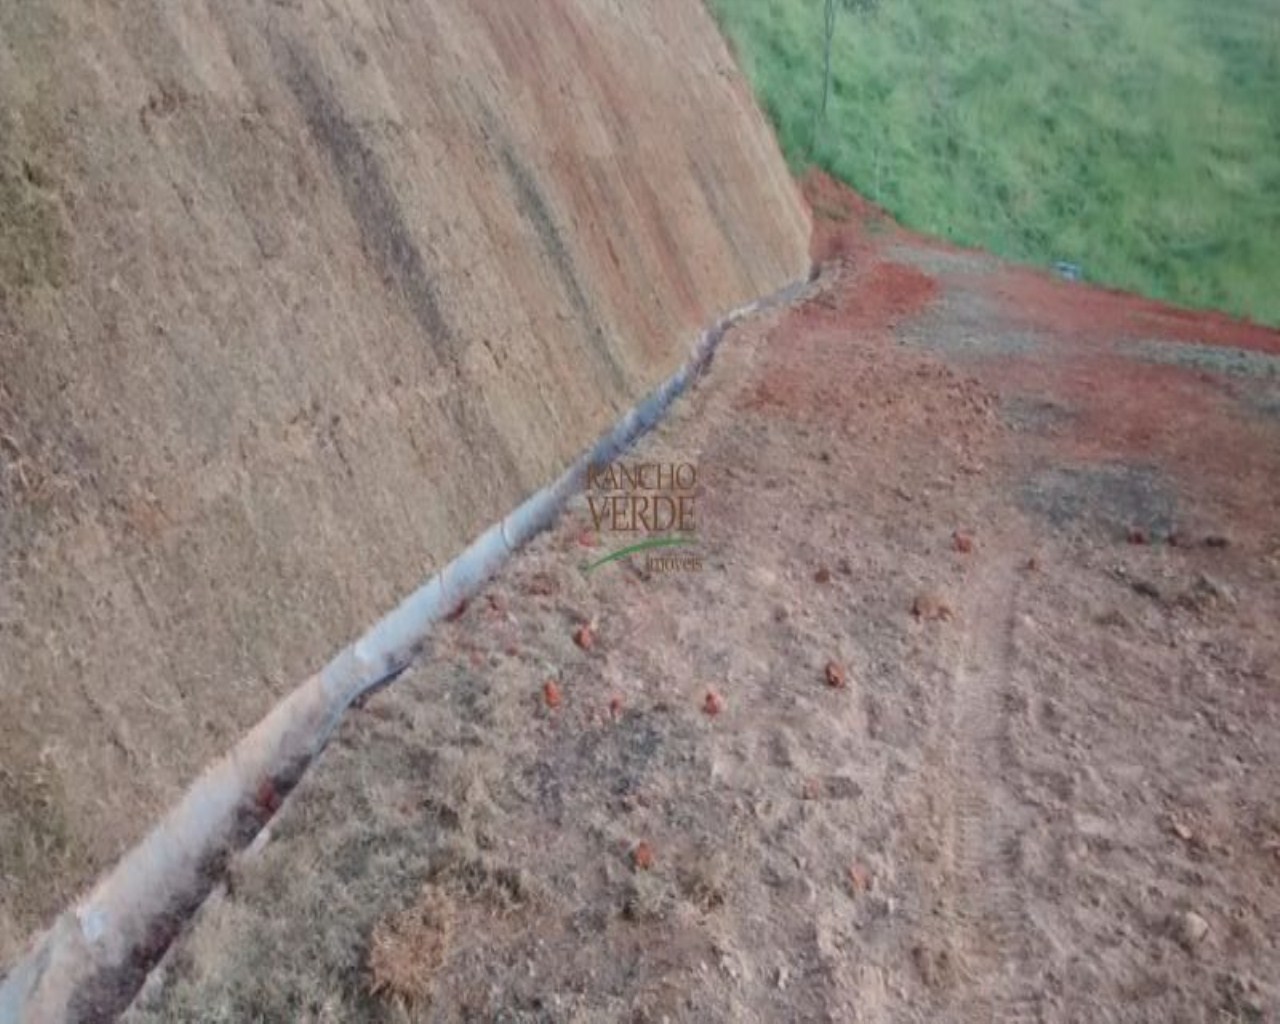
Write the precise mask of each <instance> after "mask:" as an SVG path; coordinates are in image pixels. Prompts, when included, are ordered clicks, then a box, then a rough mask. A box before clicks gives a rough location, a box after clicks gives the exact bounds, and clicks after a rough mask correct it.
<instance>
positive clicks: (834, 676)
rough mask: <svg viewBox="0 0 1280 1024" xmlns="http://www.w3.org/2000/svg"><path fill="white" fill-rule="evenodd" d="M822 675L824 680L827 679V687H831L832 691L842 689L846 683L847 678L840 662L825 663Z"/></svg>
mask: <svg viewBox="0 0 1280 1024" xmlns="http://www.w3.org/2000/svg"><path fill="white" fill-rule="evenodd" d="M824 674H825V675H826V678H827V685H828V686H829V687H831V688H832V689H833V690H840V689H843V688H844V685H845V683H846V682H848V677H847V676H846V675H845V671H844V666H843V665H841V664H840V662H838V661H829V662H827V667H826V670H825V673H824Z"/></svg>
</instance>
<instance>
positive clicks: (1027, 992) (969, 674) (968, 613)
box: [945, 538, 1044, 1024]
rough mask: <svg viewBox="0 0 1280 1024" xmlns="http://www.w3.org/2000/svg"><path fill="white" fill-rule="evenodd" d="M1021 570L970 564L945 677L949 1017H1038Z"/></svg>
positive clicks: (1005, 562)
mask: <svg viewBox="0 0 1280 1024" xmlns="http://www.w3.org/2000/svg"><path fill="white" fill-rule="evenodd" d="M1011 539H1013V538H1011ZM1008 547H1009V548H1010V549H1011V550H1014V551H1017V550H1020V549H1024V547H1023V545H1020V544H1018V543H1011V544H1010V545H1008ZM1023 571H1024V570H1023V569H1021V568H1019V567H1018V566H1017V564H1016V563H1015V561H1014V560H1012V559H1011V558H1008V557H1004V558H1002V559H1001V560H1000V561H999V562H997V563H993V564H991V565H988V566H985V567H975V576H974V578H973V579H972V581H971V585H970V588H969V591H968V597H967V599H966V601H965V606H964V608H963V609H962V613H963V623H964V624H965V631H964V633H963V635H962V636H961V637H960V639H959V643H958V649H957V653H956V660H955V667H954V670H953V676H952V678H953V683H952V687H953V688H952V708H951V723H950V724H951V736H950V739H949V750H948V757H947V769H948V770H947V772H946V773H945V782H946V784H949V785H950V786H951V787H952V792H951V794H950V796H949V806H950V813H951V821H950V831H951V851H950V852H951V883H952V886H953V889H954V891H953V896H954V902H953V907H954V910H955V914H954V916H953V927H954V928H955V930H956V932H955V935H954V936H953V938H954V942H955V947H956V949H957V950H958V952H959V962H960V969H961V976H962V984H963V988H962V989H961V992H960V993H959V995H960V999H959V1000H958V1005H957V1007H956V1009H957V1011H958V1013H957V1017H958V1019H959V1020H962V1021H966V1022H969V1021H972V1022H978V1021H982V1022H984V1024H989V1022H1004V1021H1009V1022H1022V1021H1028V1022H1031V1021H1041V1020H1043V1019H1044V1012H1043V1006H1042V1004H1041V997H1040V993H1039V992H1038V991H1037V987H1036V985H1035V983H1034V978H1035V977H1036V975H1037V970H1036V967H1035V962H1036V960H1035V949H1036V946H1037V943H1036V941H1035V939H1036V935H1035V929H1034V927H1033V925H1032V923H1031V921H1030V918H1029V916H1028V912H1027V908H1026V906H1025V902H1024V890H1025V886H1024V885H1022V884H1021V883H1020V881H1019V875H1020V874H1021V871H1022V869H1021V842H1022V834H1023V832H1024V829H1025V827H1026V821H1025V808H1026V804H1025V802H1024V800H1023V796H1022V784H1021V775H1022V766H1021V764H1020V762H1019V758H1018V753H1017V750H1016V747H1015V743H1014V739H1013V736H1012V732H1011V720H1010V719H1011V708H1012V707H1014V706H1016V705H1017V704H1018V703H1019V696H1020V695H1019V693H1018V691H1017V684H1016V682H1015V681H1014V679H1013V674H1012V672H1011V671H1010V668H1011V662H1012V660H1013V655H1014V631H1015V624H1016V610H1017V607H1018V594H1019V591H1020V589H1021V579H1020V577H1021V574H1022V572H1023Z"/></svg>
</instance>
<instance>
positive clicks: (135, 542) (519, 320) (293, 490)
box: [0, 0, 808, 960]
mask: <svg viewBox="0 0 1280 1024" xmlns="http://www.w3.org/2000/svg"><path fill="white" fill-rule="evenodd" d="M0 96H2V97H3V105H2V107H0V701H2V702H3V706H4V708H5V718H6V727H5V729H4V730H3V733H2V734H0V780H2V782H3V784H2V785H0V960H6V959H9V958H10V957H11V956H12V955H13V954H14V953H15V952H16V951H17V949H18V946H19V943H20V942H21V941H22V939H23V937H24V936H25V935H26V934H27V933H29V932H30V931H31V930H32V929H33V928H35V927H36V926H38V925H39V924H40V923H41V922H42V921H44V920H47V919H48V917H49V916H50V915H51V914H52V913H53V912H54V911H55V910H56V909H58V908H59V907H60V906H61V905H62V904H63V903H65V902H66V901H67V900H68V899H70V898H71V897H73V896H74V895H75V893H76V891H77V890H78V889H79V888H80V887H82V886H83V885H84V884H85V883H86V882H87V881H88V880H89V879H90V878H91V877H92V876H93V875H94V874H95V873H96V872H98V871H99V870H100V869H101V868H102V867H103V866H104V865H106V864H108V863H109V862H110V861H111V860H112V859H114V858H115V857H116V856H117V855H118V854H119V853H120V851H121V850H122V849H123V848H124V847H125V846H126V845H127V844H129V843H130V842H131V841H133V840H135V839H137V838H138V836H139V835H140V834H141V833H142V832H143V831H144V830H145V828H146V826H147V825H148V823H149V822H150V821H151V820H153V819H154V817H155V815H156V814H157V812H158V811H159V810H160V809H161V808H162V807H163V806H165V805H166V804H167V803H169V802H170V801H171V800H172V799H173V798H174V797H175V796H176V795H177V793H178V792H180V790H181V788H182V787H183V786H184V785H185V784H186V783H187V782H188V781H189V780H190V779H191V778H192V776H193V775H194V774H195V772H196V770H197V769H198V768H199V767H200V766H201V765H202V764H204V763H205V762H206V761H207V760H209V759H210V758H211V757H212V756H213V755H215V754H217V753H219V752H221V751H222V750H223V749H225V748H226V747H227V746H228V745H229V744H230V742H231V741H232V739H233V738H234V737H235V736H236V735H238V734H239V733H240V731H241V730H242V729H243V728H244V727H245V726H246V725H248V724H249V723H251V722H252V721H254V720H255V719H256V718H257V717H258V716H259V715H260V714H261V713H262V712H263V711H264V710H265V709H266V708H267V707H269V706H270V705H271V704H272V702H273V701H274V700H276V699H277V698H278V697H279V696H280V695H281V694H282V693H283V692H285V691H286V690H287V688H288V687H289V686H290V685H291V684H292V683H294V682H296V681H298V680H299V679H301V678H303V677H304V676H305V675H306V674H307V673H308V672H310V671H312V670H314V669H315V668H317V667H318V666H319V665H320V664H322V663H323V661H324V660H325V658H326V657H327V656H328V655H329V654H331V653H332V652H333V651H335V650H336V649H337V648H338V647H340V646H341V645H342V644H343V643H345V642H346V641H347V640H349V639H350V638H351V637H352V636H353V635H354V634H355V633H356V632H357V631H358V630H359V629H360V628H361V627H363V626H364V625H366V624H367V623H369V622H370V621H372V619H374V618H375V617H376V616H377V615H378V614H380V613H382V612H384V611H386V610H387V609H388V608H389V607H390V606H391V605H392V604H393V603H394V601H395V600H396V598H397V597H398V596H400V595H402V594H404V593H405V592H406V591H408V590H409V589H410V588H411V587H412V586H413V585H415V584H416V583H418V582H419V581H420V580H421V579H422V578H423V577H424V576H426V575H427V574H429V573H430V572H432V571H433V570H434V569H435V568H437V567H439V566H440V565H441V564H442V562H443V561H444V560H446V559H447V558H448V557H449V556H451V555H452V554H454V553H456V552H457V550H458V549H459V548H460V547H461V545H462V544H463V543H464V542H465V541H467V540H468V539H469V538H470V537H471V536H473V535H474V534H476V533H477V532H478V531H479V530H480V529H481V528H482V527H483V526H485V525H487V524H488V523H489V522H491V521H493V520H494V519H496V518H497V517H498V516H500V515H501V514H503V513H504V512H506V511H507V510H508V509H509V508H511V507H512V506H513V505H514V504H515V503H516V502H517V501H518V500H519V499H520V498H521V497H523V496H524V495H525V494H527V493H528V492H529V491H530V490H531V489H532V488H533V487H535V486H536V485H539V484H541V483H544V482H545V481H547V480H548V479H549V478H550V477H551V476H552V474H554V473H555V472H557V471H558V470H559V469H561V468H562V467H563V466H564V465H565V464H566V463H567V462H568V461H569V459H570V457H571V456H572V455H574V454H576V453H577V452H578V451H580V450H581V449H582V448H583V446H584V445H585V444H586V443H587V442H588V441H590V440H591V439H593V438H594V436H595V435H596V434H597V433H598V432H599V431H601V430H602V429H603V428H604V427H605V426H606V424H608V423H610V422H612V421H613V420H614V419H615V418H616V416H617V415H618V413H619V412H620V411H621V410H622V409H624V408H626V407H627V406H628V405H629V404H630V403H631V402H633V401H634V400H635V399H636V398H637V397H638V396H639V395H641V394H642V393H643V392H644V391H645V390H646V389H647V388H648V387H649V386H650V385H652V384H653V383H654V382H656V381H657V380H658V379H660V378H661V377H663V376H664V375H665V374H667V373H668V372H670V370H671V369H672V368H673V367H674V366H675V365H676V364H677V363H678V361H679V360H680V359H681V358H682V357H683V355H684V354H685V352H686V351H687V347H688V345H689V344H690V342H691V341H692V338H693V335H694V332H695V331H696V329H697V328H698V327H700V326H702V325H704V324H705V323H707V322H708V321H709V320H711V319H712V318H713V317H714V316H715V315H716V314H717V313H719V312H722V311H724V310H726V309H728V308H730V307H732V306H734V305H737V304H738V303H740V302H742V301H744V300H746V299H748V298H752V297H755V296H757V295H759V294H761V293H764V292H768V291H771V290H773V289H775V288H777V287H778V286H780V285H781V284H783V283H785V282H786V281H788V280H791V279H793V278H796V277H798V276H800V275H802V274H803V273H804V272H805V270H806V268H807V265H808V256H807V252H806V244H807V241H808V221H807V214H806V212H805V209H804V206H803V203H802V202H801V201H800V199H799V198H798V196H797V195H796V192H795V190H794V187H793V185H792V183H791V181H790V179H789V177H788V175H787V171H786V167H785V165H784V163H783V161H782V159H781V157H780V156H779V154H778V152H777V149H776V147H775V145H774V142H773V140H772V138H771V136H770V134H769V132H768V129H767V127H766V125H765V123H764V121H763V119H762V118H761V116H760V114H759V112H758V111H757V110H756V108H755V107H754V105H753V102H752V100H751V98H750V95H749V93H748V91H747V89H746V88H745V86H744V84H743V82H742V80H741V78H740V76H739V75H738V73H737V72H736V70H735V69H734V68H733V66H732V63H731V60H730V57H729V54H728V53H727V51H726V49H725V47H724V45H723V43H722V41H721V39H720V38H719V36H718V34H717V32H716V30H715V27H714V25H713V24H712V22H711V20H710V19H709V17H708V16H707V14H706V12H705V11H704V10H703V8H702V6H701V4H699V3H697V2H696V0H657V2H654V3H646V4H625V5H624V4H618V3H613V2H608V0H546V2H542V3H538V4H536V5H535V4H526V3H518V4H517V3H510V2H506V0H439V2H433V3H429V4H428V3H416V4H402V3H393V2H390V0H353V2H351V3H341V4H328V3H326V4H320V5H310V4H307V5H304V4H294V3H281V2H270V3H268V2H263V0H237V2H231V3H213V2H203V3H201V2H194V3H184V4H176V5H175V4H165V3H160V2H154V0H153V2H137V3H129V4H125V5H114V4H81V3H70V2H67V0H32V2H24V3H22V4H21V5H19V4H16V3H5V4H0Z"/></svg>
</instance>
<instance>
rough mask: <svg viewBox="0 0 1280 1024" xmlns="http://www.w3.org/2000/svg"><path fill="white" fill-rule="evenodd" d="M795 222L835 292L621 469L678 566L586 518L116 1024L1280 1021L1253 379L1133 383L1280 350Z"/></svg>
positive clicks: (1268, 574) (483, 619)
mask: <svg viewBox="0 0 1280 1024" xmlns="http://www.w3.org/2000/svg"><path fill="white" fill-rule="evenodd" d="M808 187H809V191H810V195H811V197H812V198H813V199H814V205H815V209H816V210H817V212H818V214H819V217H820V224H819V232H818V235H817V242H816V244H817V246H818V249H817V251H818V252H820V253H822V254H824V255H827V256H829V257H833V261H832V262H830V263H829V264H828V266H827V269H826V271H825V273H824V274H823V276H822V278H821V279H820V280H819V281H818V282H817V283H816V284H815V285H814V287H813V289H812V290H811V292H810V294H809V295H808V296H807V297H806V298H805V299H804V300H803V301H802V302H800V303H798V304H797V305H796V306H795V307H794V308H792V309H790V310H788V311H785V312H782V313H779V314H774V315H771V316H770V317H769V318H767V319H763V320H759V321H755V322H752V323H750V324H748V325H746V326H744V327H741V328H739V329H737V330H735V331H734V332H733V333H732V334H731V335H730V336H729V337H728V338H726V341H725V344H724V346H723V347H722V349H721V354H720V355H719V356H718V358H717V360H716V363H715V365H714V367H713V369H712V371H711V373H710V375H709V377H707V378H706V379H705V380H704V381H703V383H702V384H701V385H700V386H699V388H698V389H697V390H696V391H695V392H694V393H693V394H692V396H691V397H690V398H689V399H688V400H686V401H685V402H683V403H682V405H681V406H680V408H679V410H678V412H677V413H676V414H675V416H674V417H673V418H672V419H671V421H670V422H668V423H667V424H666V425H665V426H664V427H663V428H662V429H661V430H660V431H659V432H658V433H657V434H656V435H655V436H654V437H652V438H650V439H649V440H648V441H646V442H645V443H644V445H643V446H642V448H641V450H640V451H638V452H637V453H636V455H635V458H636V459H637V460H656V461H661V462H666V461H677V462H686V461H687V462H693V463H696V465H697V467H698V484H699V486H698V493H697V500H696V508H697V518H698V531H697V545H696V547H694V548H692V549H677V550H676V552H675V553H674V554H673V553H671V552H651V553H650V556H649V557H646V556H645V555H635V556H632V557H631V558H630V559H629V560H626V561H623V562H620V563H612V564H609V565H605V566H602V567H600V568H599V569H596V570H594V571H592V572H591V573H589V574H587V573H584V572H583V570H582V569H581V568H580V566H581V565H582V563H584V562H585V561H587V560H590V559H596V558H598V557H600V556H601V554H603V553H604V552H607V551H609V550H611V549H613V548H616V547H620V546H621V545H622V544H623V543H625V542H626V540H629V539H634V538H632V537H629V536H628V537H620V536H618V535H616V534H612V533H609V532H603V533H600V532H598V531H597V530H595V529H594V528H593V522H592V517H591V513H590V509H589V507H588V506H587V504H586V503H585V502H584V503H582V504H580V505H579V506H578V507H576V508H575V509H574V510H572V511H571V513H569V514H567V515H566V517H565V518H564V520H563V522H562V523H561V524H560V526H559V527H558V528H557V529H556V530H555V531H554V532H553V533H551V534H549V535H546V536H544V537H543V538H542V539H540V540H539V541H538V542H537V543H535V544H534V545H532V546H531V547H530V549H528V550H527V551H526V552H525V553H523V554H522V555H521V556H519V557H518V558H517V559H516V560H515V561H514V563H513V564H512V565H511V566H510V567H509V569H508V570H507V571H506V572H504V574H503V575H502V577H501V578H500V579H499V580H497V581H496V582H495V583H494V584H493V586H492V587H491V588H490V590H489V591H488V592H487V594H486V595H485V596H484V597H483V598H482V599H481V600H479V601H476V602H473V604H472V606H471V607H470V608H468V609H467V610H466V612H465V613H464V614H462V615H461V616H460V617H459V618H458V619H457V620H456V621H455V622H452V623H450V624H448V625H447V626H446V627H444V628H442V629H441V630H440V631H438V632H437V634H436V635H435V636H434V638H433V640H432V646H431V650H430V652H429V654H428V656H427V657H426V659H425V660H424V662H423V663H422V664H421V665H420V666H418V667H417V668H416V669H414V670H413V671H412V672H411V673H410V674H408V675H406V677H404V679H403V680H402V681H401V682H399V683H398V684H397V685H396V686H395V687H393V688H391V689H389V690H387V691H385V692H383V693H380V694H378V695H377V696H376V697H374V698H373V699H372V700H371V701H370V702H369V703H368V705H367V706H366V707H365V708H364V709H363V710H362V711H361V712H359V713H358V714H357V715H355V716H354V717H353V718H352V719H351V720H350V721H349V722H348V723H347V724H346V726H345V727H344V729H343V730H342V733H341V735H340V736H339V737H338V739H337V742H336V743H335V745H334V746H333V747H332V748H331V749H330V750H329V751H328V752H327V753H326V754H325V756H324V758H323V759H322V761H321V762H320V764H319V765H318V766H317V767H316V768H315V769H314V770H313V772H312V773H311V774H310V775H309V776H307V777H306V778H305V779H304V780H303V782H302V784H301V785H300V787H299V789H298V790H297V791H296V792H295V794H294V795H293V796H292V797H291V798H290V800H289V801H288V802H287V803H286V805H285V807H284V809H283V810H282V812H281V815H280V816H279V818H278V819H277V821H276V823H275V824H274V825H273V826H272V833H273V835H272V839H271V842H270V843H269V844H268V845H266V847H265V848H264V849H262V850H261V851H260V852H258V853H256V854H255V855H254V856H252V857H250V858H248V859H246V860H245V861H244V862H243V863H241V864H239V865H238V866H237V867H236V869H235V871H234V874H233V884H232V886H231V888H230V890H229V891H228V893H227V894H226V895H224V896H223V897H221V898H220V899H218V900H217V901H215V902H214V903H212V904H211V905H209V906H208V907H207V908H206V909H205V911H204V912H203V913H202V914H201V916H200V918H199V919H198V922H197V923H196V925H195V927H194V928H193V929H192V931H191V933H190V934H189V935H188V936H187V937H186V938H185V939H184V940H183V941H182V942H181V943H180V944H179V945H178V947H177V948H176V950H175V953H174V956H173V958H172V961H171V962H170V964H169V965H168V967H167V969H166V971H165V972H164V973H163V975H162V976H158V977H157V978H156V979H155V981H154V984H153V985H152V986H151V988H150V990H149V991H148V993H147V996H146V998H145V999H144V1001H143V1002H142V1003H140V1004H139V1005H138V1006H137V1007H135V1009H134V1010H133V1011H132V1019H133V1021H134V1022H135V1024H139V1022H143V1021H147V1022H150V1021H157V1022H158V1021H164V1022H171V1021H184V1020H189V1021H205V1020H208V1021H213V1020H240V1019H264V1020H285V1019H288V1020H299V1019H306V1020H315V1021H353V1020H369V1021H380V1020H388V1021H390V1020H403V1019H410V1020H455V1019H495V1020H527V1021H535V1020H557V1021H558V1020H566V1021H568V1020H581V1021H595V1020H637V1021H661V1020H749V1021H756V1020H758V1021H775V1020H830V1021H853V1020H858V1021H920V1022H925V1021H930V1022H932V1021H993V1020H997V1021H1004V1020H1019V1021H1026V1020H1045V1021H1063V1022H1066V1021H1082V1020H1108V1021H1171V1020H1186V1021H1211V1020H1214V1021H1216V1020H1246V1021H1267V1020H1274V1019H1277V1013H1280V948H1278V946H1277V944H1278V943H1280V935H1278V934H1277V930H1276V928H1275V927H1274V923H1275V922H1276V921H1277V920H1280V811H1278V810H1277V808H1278V807H1280V799H1278V797H1280V764H1277V761H1276V758H1275V757H1274V752H1275V751H1276V750H1277V749H1280V702H1278V693H1280V690H1278V687H1280V635H1278V634H1277V631H1276V630H1275V628H1274V623H1275V622H1276V621H1277V616H1280V521H1278V520H1277V514H1276V509H1277V507H1280V421H1278V420H1277V419H1276V417H1275V416H1273V415H1271V416H1269V415H1267V414H1266V413H1265V412H1264V411H1261V410H1262V409H1263V408H1264V406H1263V405H1260V404H1259V402H1261V401H1262V399H1261V398H1260V397H1259V395H1257V394H1254V393H1253V391H1251V390H1250V389H1251V388H1253V387H1255V386H1256V387H1259V388H1262V389H1266V388H1269V387H1274V381H1271V380H1268V379H1265V377H1263V378H1259V379H1256V380H1255V379H1253V378H1252V377H1242V376H1241V375H1240V374H1233V373H1232V372H1230V371H1229V370H1226V371H1222V372H1217V371H1215V370H1213V369H1205V368H1204V366H1203V365H1196V366H1188V365H1185V364H1184V363H1182V362H1178V361H1167V360H1163V359H1151V358H1148V357H1147V356H1146V355H1144V353H1148V352H1150V351H1151V349H1150V348H1149V347H1146V346H1149V345H1152V344H1158V345H1161V346H1177V345H1183V344H1186V343H1187V341H1188V339H1190V338H1193V337H1194V339H1195V343H1196V344H1197V345H1199V346H1202V347H1203V346H1207V347H1209V348H1214V349H1221V350H1223V351H1227V350H1240V351H1245V352H1251V353H1265V352H1271V351H1274V350H1275V347H1276V343H1277V337H1276V336H1275V335H1271V334H1267V333H1265V332H1259V331H1258V330H1256V329H1254V328H1252V327H1250V326H1248V325H1242V324H1234V325H1233V324H1231V323H1230V322H1228V321H1225V320H1223V319H1221V318H1218V317H1211V316H1210V317H1199V318H1192V317H1188V316H1186V315H1184V314H1181V313H1178V312H1176V311H1170V310H1163V309H1161V308H1159V307H1155V306H1152V305H1151V304H1149V303H1142V302H1132V301H1130V300H1127V299H1126V298H1125V297H1122V296H1114V295H1109V294H1100V293H1097V292H1095V291H1093V290H1091V289H1089V288H1087V287H1084V286H1080V285H1076V284H1070V283H1067V282H1060V281H1056V280H1053V279H1051V278H1048V277H1045V276H1042V275H1039V274H1036V273H1033V272H1031V271H1026V270H1013V269H1007V268H1003V267H1000V266H999V265H997V264H996V263H994V262H993V261H992V260H990V259H988V258H987V257H984V256H982V255H980V254H973V253H965V252H961V251H957V250H954V249H949V248H945V247H939V246H935V245H932V244H930V243H928V242H927V241H925V240H922V239H920V238H916V237H912V236H909V235H907V234H905V233H903V232H900V231H898V230H897V229H895V228H894V227H893V225H891V224H890V223H888V222H887V221H886V220H885V219H884V218H883V217H881V216H879V215H878V214H876V213H875V212H874V211H873V210H870V209H869V208H867V207H866V206H865V205H864V204H862V203H861V202H860V201H858V200H857V199H856V198H855V197H852V196H850V195H848V194H847V193H843V192H840V191H839V190H837V189H836V188H835V187H834V186H833V185H831V184H830V183H829V182H822V181H811V182H810V183H809V186H808ZM1089 310H1096V312H1097V318H1096V320H1095V319H1094V318H1092V317H1091V316H1090V315H1089V312H1088V311H1089ZM1197 324H1200V325H1201V326H1202V327H1203V330H1196V329H1195V325H1197ZM1135 339H1140V340H1141V341H1142V343H1143V344H1142V345H1141V346H1137V347H1135V346H1134V344H1133V342H1134V340H1135ZM1161 351H1163V349H1162V350H1161ZM1197 351H1202V349H1201V350H1197ZM1200 362H1201V363H1203V360H1201V361H1200ZM658 555H662V557H663V559H664V561H662V562H659V561H658V560H657V556H658ZM689 556H692V557H693V559H694V560H695V561H696V563H697V565H698V568H697V569H696V570H693V571H667V570H668V569H671V567H672V565H673V564H680V565H684V566H686V567H687V566H688V564H689ZM651 559H652V560H651ZM665 559H670V560H669V561H668V560H665Z"/></svg>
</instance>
